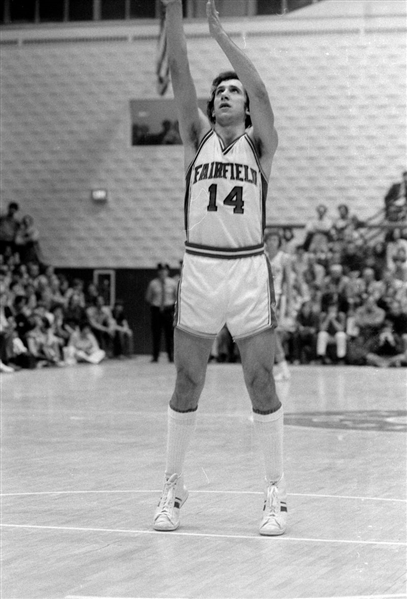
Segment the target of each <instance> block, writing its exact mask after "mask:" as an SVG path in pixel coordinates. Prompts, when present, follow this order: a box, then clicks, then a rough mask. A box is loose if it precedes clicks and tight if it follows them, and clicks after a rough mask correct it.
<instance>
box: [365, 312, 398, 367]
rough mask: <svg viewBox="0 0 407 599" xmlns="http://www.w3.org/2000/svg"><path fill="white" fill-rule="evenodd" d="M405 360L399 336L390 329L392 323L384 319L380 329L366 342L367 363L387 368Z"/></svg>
mask: <svg viewBox="0 0 407 599" xmlns="http://www.w3.org/2000/svg"><path fill="white" fill-rule="evenodd" d="M404 360H405V352H404V347H403V342H402V340H401V338H400V337H399V336H398V335H396V334H395V333H394V332H393V330H392V324H391V322H389V321H388V320H385V322H384V324H383V327H382V329H381V330H380V332H379V333H377V334H376V335H375V336H374V337H373V338H372V339H371V340H370V342H369V343H368V353H367V356H366V362H367V364H369V365H371V366H378V367H379V368H388V367H389V366H400V365H401V362H404Z"/></svg>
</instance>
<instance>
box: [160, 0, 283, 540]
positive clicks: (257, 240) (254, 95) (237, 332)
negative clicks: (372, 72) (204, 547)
mask: <svg viewBox="0 0 407 599" xmlns="http://www.w3.org/2000/svg"><path fill="white" fill-rule="evenodd" d="M163 3H164V4H165V6H166V27H167V43H168V52H169V64H170V69H171V77H172V85H173V90H174V95H175V102H176V104H177V109H178V118H179V125H180V133H181V138H182V142H183V145H184V156H185V175H186V196H185V227H186V251H185V256H184V261H183V267H182V273H181V278H180V287H179V295H178V303H177V314H176V329H175V364H176V371H177V377H176V383H175V389H174V393H173V395H172V398H171V401H170V405H169V408H168V436H167V459H166V468H165V482H164V489H163V493H162V496H161V499H160V501H159V504H158V507H157V510H156V512H155V517H154V524H153V526H154V528H155V530H161V531H169V530H175V529H176V528H178V526H179V524H180V508H181V506H182V505H183V503H184V502H185V501H186V499H187V497H188V491H187V489H186V487H185V485H184V480H183V467H184V459H185V454H186V451H187V448H188V446H189V442H190V440H191V437H192V434H193V432H194V428H195V421H196V415H197V408H198V401H199V397H200V395H201V391H202V389H203V386H204V381H205V374H206V368H207V364H208V358H209V355H210V351H211V348H212V344H213V341H214V339H215V336H216V334H217V333H218V332H219V331H220V330H221V328H222V326H223V325H224V324H226V325H227V327H228V329H229V331H230V333H231V334H232V336H233V337H234V339H235V341H236V343H237V344H238V347H239V351H240V355H241V361H242V367H243V372H244V378H245V383H246V386H247V390H248V393H249V396H250V399H251V402H252V409H253V421H254V425H255V427H256V429H257V432H258V434H259V438H260V443H261V446H262V449H263V453H264V459H265V475H266V476H265V478H266V482H265V501H264V509H263V516H262V519H261V523H260V529H259V532H260V534H262V535H281V534H283V533H284V531H285V529H286V517H287V507H286V489H285V481H284V475H283V408H282V405H281V403H280V401H279V399H278V397H277V394H276V389H275V384H274V379H273V374H272V365H273V362H274V351H275V331H274V329H275V326H276V317H275V313H274V310H273V305H274V291H273V287H272V279H271V273H270V265H269V262H268V260H267V258H266V255H265V252H264V240H263V230H264V223H265V200H266V195H267V183H268V178H269V175H270V171H271V164H272V160H273V156H274V153H275V151H276V148H277V133H276V130H275V128H274V115H273V111H272V108H271V106H270V100H269V97H268V94H267V90H266V88H265V85H264V83H263V81H262V80H261V78H260V75H259V73H258V72H257V70H256V69H255V67H254V65H253V64H252V62H251V61H250V60H249V59H248V57H247V56H246V55H245V54H244V52H243V51H242V50H240V49H239V48H238V47H237V46H236V45H235V44H234V42H233V41H232V40H231V39H230V37H229V36H228V35H227V34H226V32H225V31H224V29H223V27H222V25H221V23H220V21H219V18H218V13H217V12H216V7H215V1H214V0H209V1H208V3H207V17H208V23H209V31H210V34H211V36H212V37H213V38H214V39H215V41H216V42H217V43H218V44H219V46H220V48H221V49H222V50H223V52H224V53H225V55H226V56H227V58H228V59H229V61H230V63H231V65H232V68H233V69H234V71H231V72H227V73H226V74H225V73H224V74H221V75H220V76H219V77H217V78H216V79H215V80H214V82H213V85H212V90H211V97H210V100H209V102H208V109H207V114H206V115H205V114H203V112H201V111H200V110H199V108H198V104H197V95H196V90H195V86H194V83H193V80H192V76H191V74H190V69H189V63H188V58H187V48H186V39H185V35H184V31H183V25H182V2H181V0H163Z"/></svg>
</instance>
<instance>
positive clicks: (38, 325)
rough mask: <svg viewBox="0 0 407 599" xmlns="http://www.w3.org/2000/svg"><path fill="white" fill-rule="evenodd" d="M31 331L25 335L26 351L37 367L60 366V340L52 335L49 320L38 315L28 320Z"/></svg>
mask: <svg viewBox="0 0 407 599" xmlns="http://www.w3.org/2000/svg"><path fill="white" fill-rule="evenodd" d="M30 322H31V327H32V328H31V329H30V330H29V331H28V333H27V335H26V339H27V347H28V351H29V352H30V354H31V355H32V356H34V358H35V359H36V361H37V367H43V366H58V365H61V345H62V343H61V342H60V340H59V339H58V338H57V337H56V336H55V335H54V333H53V332H52V329H51V324H50V322H49V320H48V319H47V318H45V317H42V316H40V315H39V314H34V315H33V316H32V317H31V318H30Z"/></svg>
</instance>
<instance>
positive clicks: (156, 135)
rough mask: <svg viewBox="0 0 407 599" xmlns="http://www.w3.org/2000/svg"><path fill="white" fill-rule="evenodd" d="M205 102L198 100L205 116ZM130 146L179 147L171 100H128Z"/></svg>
mask: <svg viewBox="0 0 407 599" xmlns="http://www.w3.org/2000/svg"><path fill="white" fill-rule="evenodd" d="M206 102H207V101H206V100H205V99H200V100H198V104H199V107H200V108H201V110H202V111H203V112H204V113H205V114H206ZM130 115H131V144H132V146H156V145H179V144H181V143H182V142H181V137H180V135H179V127H178V117H177V110H176V106H175V103H174V100H173V99H170V98H169V99H164V98H154V99H145V100H130Z"/></svg>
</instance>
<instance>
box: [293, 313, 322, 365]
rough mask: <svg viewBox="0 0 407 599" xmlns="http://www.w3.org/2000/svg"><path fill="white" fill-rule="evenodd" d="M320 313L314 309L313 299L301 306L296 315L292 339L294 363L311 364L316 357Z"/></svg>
mask: <svg viewBox="0 0 407 599" xmlns="http://www.w3.org/2000/svg"><path fill="white" fill-rule="evenodd" d="M318 327H319V315H318V314H317V313H316V312H315V310H313V304H312V302H311V301H306V302H304V303H303V304H302V306H301V307H300V309H299V311H298V313H297V316H296V326H295V330H294V333H293V340H292V347H293V351H292V358H293V362H294V364H309V363H310V362H312V361H314V360H315V359H316V339H317V332H318Z"/></svg>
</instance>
